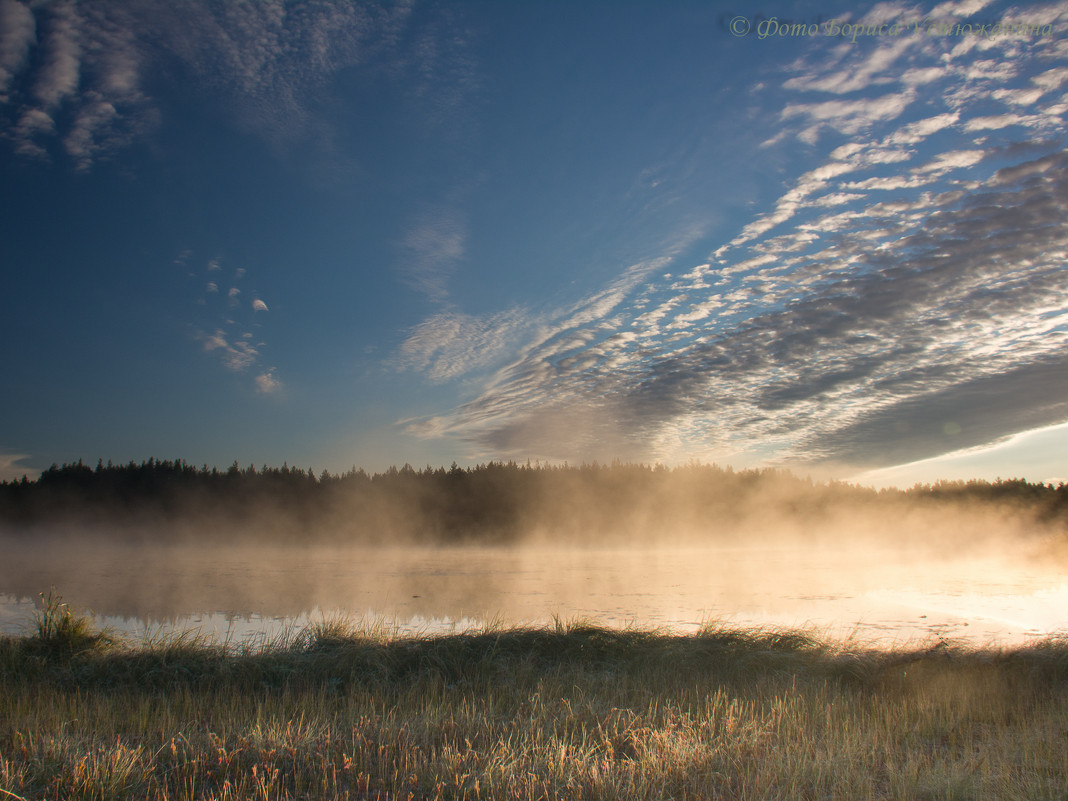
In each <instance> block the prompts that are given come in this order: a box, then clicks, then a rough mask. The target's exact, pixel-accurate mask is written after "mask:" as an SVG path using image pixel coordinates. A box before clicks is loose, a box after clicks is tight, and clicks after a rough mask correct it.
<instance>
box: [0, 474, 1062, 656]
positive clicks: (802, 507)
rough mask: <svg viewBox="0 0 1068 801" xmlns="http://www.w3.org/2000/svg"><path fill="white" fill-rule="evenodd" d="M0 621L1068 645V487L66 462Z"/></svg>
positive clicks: (2, 547) (10, 536)
mask: <svg viewBox="0 0 1068 801" xmlns="http://www.w3.org/2000/svg"><path fill="white" fill-rule="evenodd" d="M3 490H4V492H3V493H2V494H0V495H2V498H0V500H3V503H2V504H0V511H2V512H3V513H4V514H3V517H4V521H0V522H2V525H0V553H2V555H3V559H0V627H2V628H3V630H4V631H6V632H12V631H17V630H19V629H20V628H24V627H25V626H26V624H27V623H28V621H29V620H30V619H31V618H32V615H33V611H34V602H35V601H36V600H37V599H38V598H39V596H40V594H42V593H44V594H47V593H48V592H49V589H50V588H53V587H54V588H55V590H56V591H57V592H58V593H59V594H61V595H62V596H63V598H64V599H65V600H66V601H68V602H69V603H71V604H72V605H74V606H75V607H76V608H79V609H83V610H85V609H89V610H92V611H93V612H94V613H95V614H97V615H99V616H101V617H102V618H103V619H104V621H105V622H106V623H108V624H110V625H112V626H114V627H116V628H118V629H120V630H123V631H127V632H131V633H136V632H137V631H144V630H145V629H146V627H147V628H149V629H151V628H152V627H154V626H157V625H159V624H166V625H168V626H172V627H177V628H188V627H194V628H195V627H201V629H202V631H203V633H206V634H211V633H213V632H214V631H218V633H219V634H220V635H225V634H227V632H229V633H230V634H234V633H238V634H242V635H243V634H245V633H248V632H252V631H259V632H264V631H278V630H279V629H280V628H282V627H284V626H286V625H297V626H300V625H303V624H306V623H308V622H315V621H316V620H318V619H321V618H322V617H323V616H327V617H330V616H334V615H337V614H341V615H344V616H347V617H355V618H362V619H365V620H370V621H377V622H385V623H387V624H395V625H396V626H398V627H400V628H402V629H409V630H412V629H415V630H445V631H447V630H453V629H455V628H457V627H460V628H464V627H473V626H480V625H484V624H486V623H488V622H496V623H502V624H506V625H507V624H544V623H546V622H550V621H552V620H553V618H562V619H565V620H570V619H575V618H584V619H589V620H591V621H594V622H599V623H603V624H610V625H631V624H633V625H638V626H643V627H644V626H660V627H669V628H673V629H678V630H684V631H685V630H694V629H696V628H698V627H699V626H700V625H702V624H704V623H708V622H712V621H723V622H727V623H739V624H745V625H753V624H756V625H761V626H788V627H806V628H814V629H816V630H818V631H820V632H823V633H826V634H828V635H831V636H835V637H844V636H850V635H852V636H855V637H857V638H859V639H861V640H863V641H866V642H875V641H881V642H890V641H894V640H896V641H901V640H924V639H930V638H934V637H938V636H942V637H951V638H967V639H970V640H975V641H979V642H989V641H991V640H997V641H1001V642H1014V641H1018V640H1020V639H1021V638H1023V639H1026V638H1029V637H1034V636H1042V635H1048V634H1056V633H1058V632H1063V631H1068V603H1065V601H1066V600H1068V579H1066V573H1065V570H1064V568H1065V567H1068V488H1065V487H1059V488H1054V487H1052V486H1047V485H1030V484H1027V483H1026V482H1013V481H1009V482H1002V483H995V484H987V483H982V482H978V483H969V484H953V485H937V486H930V487H921V488H915V489H914V490H910V491H908V492H900V491H891V492H878V493H877V492H875V491H874V490H868V489H865V488H861V487H853V486H849V485H842V484H835V483H831V484H813V483H812V482H810V481H807V480H803V479H799V478H797V477H794V476H791V475H790V474H787V473H781V472H776V471H742V472H734V471H731V470H730V469H722V468H717V467H715V466H707V465H688V466H686V467H681V468H674V469H670V470H669V469H666V468H661V467H655V468H650V467H644V466H641V465H617V464H613V465H612V466H603V465H602V466H597V465H593V466H583V467H580V468H568V467H564V468H540V467H535V468H531V467H529V466H527V467H522V466H519V465H515V464H511V463H510V464H508V465H503V464H499V463H491V464H490V465H485V466H480V467H477V468H472V469H470V470H463V469H459V468H456V467H455V466H454V468H453V469H452V470H449V471H446V470H444V469H438V470H432V469H431V468H427V470H425V471H414V470H412V469H411V468H409V467H407V466H406V467H405V469H403V470H391V471H389V472H387V473H385V474H376V475H374V476H368V475H367V474H365V473H363V472H362V471H354V472H353V473H351V474H346V475H345V476H328V475H324V476H323V477H321V478H316V477H315V476H313V475H312V474H311V473H310V472H308V473H305V472H303V471H299V470H295V471H294V470H289V469H288V468H284V469H282V470H274V469H267V468H264V470H263V471H261V472H257V471H256V470H255V469H252V468H250V469H248V470H243V471H241V470H238V469H237V468H236V466H235V467H233V468H231V469H230V470H229V471H227V472H226V473H219V472H217V471H207V470H198V469H196V468H192V467H190V466H188V465H185V464H184V463H181V462H156V461H152V460H150V461H149V462H146V463H143V464H142V465H134V464H131V465H129V466H122V467H117V468H112V467H110V466H109V467H107V468H104V467H102V466H101V467H98V468H97V469H96V470H95V471H93V470H90V469H89V468H87V467H85V466H83V465H81V464H78V465H71V466H65V467H64V468H60V469H53V470H50V471H46V473H45V474H43V475H42V477H41V479H40V480H39V481H38V482H36V483H35V484H33V483H31V484H29V485H25V484H19V485H3Z"/></svg>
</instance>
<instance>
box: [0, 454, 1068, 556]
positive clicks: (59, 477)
mask: <svg viewBox="0 0 1068 801" xmlns="http://www.w3.org/2000/svg"><path fill="white" fill-rule="evenodd" d="M949 507H953V508H966V509H970V510H973V511H974V510H982V509H987V508H989V509H995V508H996V509H998V510H999V512H1000V513H1001V514H1002V516H1004V515H1006V514H1007V515H1010V516H1012V515H1014V516H1016V517H1017V518H1019V519H1021V520H1024V521H1025V522H1026V521H1033V522H1034V523H1035V524H1036V525H1044V526H1053V527H1054V528H1056V529H1059V530H1068V486H1066V485H1065V484H1064V483H1063V482H1062V483H1061V484H1059V485H1057V486H1054V485H1052V484H1043V483H1032V482H1028V481H1025V480H1022V479H1009V480H1000V479H999V480H997V481H994V482H989V481H982V480H973V481H942V482H937V483H934V484H918V485H916V486H914V487H912V488H910V489H906V490H899V489H884V490H874V489H871V488H868V487H863V486H858V485H853V484H847V483H843V482H828V483H822V482H813V481H812V480H811V479H809V478H802V477H799V476H796V475H794V474H792V473H790V472H788V471H785V470H777V469H752V470H733V469H731V468H730V467H721V466H718V465H714V464H701V463H690V464H686V465H681V466H677V467H671V468H669V467H665V466H663V465H645V464H634V463H624V462H619V461H616V462H612V463H610V464H603V463H597V462H594V463H592V464H583V465H577V466H571V465H566V464H564V465H544V464H535V465H531V464H530V463H526V464H520V463H516V462H514V461H510V462H488V463H485V464H479V465H476V466H473V467H467V468H464V467H460V466H458V465H457V464H456V463H453V464H452V465H451V466H450V467H449V468H445V467H437V468H434V467H431V466H429V465H428V466H427V467H426V468H424V469H415V468H413V467H412V466H411V465H408V464H405V465H404V466H402V467H400V468H397V467H390V468H389V469H388V470H385V471H384V472H380V473H367V472H366V471H364V470H362V469H357V468H355V467H353V468H352V469H351V470H349V471H347V472H345V473H330V472H329V471H327V470H323V471H321V472H319V473H318V474H317V473H316V472H315V471H314V470H313V469H311V468H308V469H304V468H300V467H290V466H289V465H288V464H284V465H283V466H282V467H269V466H267V465H264V466H262V467H261V468H259V469H257V468H256V467H255V466H253V465H248V466H245V467H242V466H240V465H239V464H238V463H237V462H236V461H235V462H234V463H233V464H231V465H230V466H229V467H228V468H226V469H224V470H219V469H218V468H215V467H208V466H207V465H204V466H201V467H197V466H195V465H192V464H190V463H188V462H186V461H184V460H182V459H175V460H173V461H172V460H166V459H164V460H160V459H155V458H152V459H148V460H145V461H142V462H140V463H136V462H130V463H128V464H120V465H115V464H112V463H110V462H108V463H107V464H105V463H103V462H102V461H101V462H98V463H97V465H96V467H95V468H94V467H90V466H89V465H86V464H85V463H84V462H82V461H78V462H76V463H71V464H63V465H58V464H54V465H52V466H51V467H49V468H48V469H47V470H45V471H43V472H42V473H41V475H40V476H39V477H38V478H37V479H36V480H30V479H29V478H27V477H23V478H22V479H21V480H16V481H5V482H2V483H0V524H4V526H5V528H7V529H9V530H12V529H16V530H31V529H34V528H40V527H41V526H42V525H49V524H61V523H62V524H70V523H78V524H82V525H84V526H97V527H100V528H107V527H109V526H111V527H115V526H119V525H126V526H127V528H128V529H129V524H131V523H134V524H138V525H141V526H142V527H148V528H144V530H145V531H147V530H148V529H149V528H150V527H151V525H152V524H159V523H163V522H170V523H174V522H185V523H189V526H188V527H187V528H188V533H189V536H196V535H197V531H198V524H204V523H207V522H211V523H212V524H219V523H222V524H225V525H226V527H227V530H228V531H229V532H231V534H230V536H233V537H235V538H238V537H241V536H253V537H255V538H257V539H274V540H295V539H303V540H333V541H361V542H389V541H393V540H398V539H403V540H416V541H423V542H463V541H481V542H484V541H496V542H509V541H515V540H517V539H519V538H531V537H533V538H537V537H546V538H553V537H560V536H563V537H565V538H570V539H572V540H578V541H581V540H583V539H598V538H599V539H616V540H620V539H627V538H641V537H657V536H668V535H675V534H678V533H679V532H680V531H687V532H694V533H695V535H696V536H704V535H706V534H709V535H715V534H723V533H735V534H736V533H737V532H739V531H744V532H746V535H747V536H756V535H757V534H759V533H760V532H763V531H769V530H773V529H775V527H776V526H777V527H779V528H782V527H784V526H786V527H794V528H797V527H802V528H804V527H806V526H808V527H810V528H812V529H813V530H818V529H819V527H820V526H821V525H823V526H824V527H826V524H827V521H828V520H830V519H831V518H835V517H836V516H837V517H838V518H841V519H845V515H846V514H847V513H848V514H851V515H857V514H862V515H867V516H869V517H872V518H873V519H877V518H879V517H880V516H886V515H887V514H892V513H893V512H894V511H895V510H900V509H904V508H908V509H924V508H928V509H931V508H949ZM134 528H136V526H135V527H134ZM202 528H203V531H204V532H207V531H209V530H210V531H212V532H214V533H213V534H212V536H218V533H217V532H218V526H212V527H207V526H202ZM172 535H173V532H172ZM139 536H151V535H148V534H144V533H142V534H139ZM205 536H207V535H206V534H205Z"/></svg>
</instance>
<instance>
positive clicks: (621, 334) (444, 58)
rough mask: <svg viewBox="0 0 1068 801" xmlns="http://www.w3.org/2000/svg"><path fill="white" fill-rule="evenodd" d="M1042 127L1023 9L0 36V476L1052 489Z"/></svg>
mask: <svg viewBox="0 0 1068 801" xmlns="http://www.w3.org/2000/svg"><path fill="white" fill-rule="evenodd" d="M995 25H997V26H998V27H997V28H995V27H994V26H995ZM791 26H792V27H791ZM982 26H985V27H982ZM802 33H803V34H804V35H802ZM1066 114H1068V8H1066V7H1065V6H1063V4H1041V3H1038V4H1025V5H1012V4H1006V3H997V2H983V0H961V2H947V3H943V4H941V5H922V4H920V5H912V4H904V3H879V4H875V5H872V4H860V5H857V4H854V3H848V4H847V3H827V4H825V5H823V6H816V5H813V4H811V3H803V4H802V3H798V4H792V3H776V2H771V3H768V4H766V5H764V6H759V7H758V6H755V5H753V4H738V6H731V5H728V4H724V3H715V2H711V3H699V2H675V3H652V2H540V3H511V2H490V1H489V0H478V1H472V2H417V1H416V2H402V3H349V2H341V1H340V0H338V2H331V1H330V0H317V1H314V2H312V1H309V2H281V1H278V2H268V1H267V0H264V1H263V2H246V3H241V2H226V3H224V2H209V1H208V0H175V1H174V2H167V3H163V2H155V1H154V0H111V1H110V2H85V1H84V0H83V2H77V1H76V0H57V1H55V2H47V1H45V2H36V1H35V2H23V0H0V175H2V178H3V180H2V183H0V211H2V215H0V262H2V269H3V288H2V290H0V334H2V336H0V342H2V344H0V348H2V351H0V352H2V365H0V369H2V370H3V382H4V384H3V386H4V391H3V393H2V395H0V413H2V414H0V419H2V420H3V423H2V425H0V476H2V477H5V478H10V477H12V476H17V475H22V474H23V473H26V472H29V473H30V474H31V475H32V474H34V473H36V472H37V471H39V470H41V469H43V468H46V467H47V466H48V465H49V464H51V463H52V462H64V461H73V460H77V459H79V458H81V459H85V460H86V461H88V462H90V463H95V462H96V460H97V459H98V458H102V459H104V460H105V461H106V460H109V459H110V460H114V461H116V462H125V461H129V460H136V461H140V460H142V459H145V458H147V457H149V456H155V457H157V458H171V459H173V458H182V459H185V460H187V461H189V462H192V463H194V464H204V463H206V464H209V465H219V466H225V465H228V464H230V463H231V462H232V461H234V460H235V459H236V460H238V461H239V462H240V463H241V464H243V465H244V464H249V463H254V464H257V465H260V464H263V463H267V464H281V463H282V462H283V461H287V462H288V463H289V464H291V465H298V466H302V467H313V468H314V469H315V470H316V471H319V470H322V469H323V468H327V469H330V470H331V471H336V470H343V469H347V468H348V467H350V466H352V465H357V466H364V467H367V468H368V469H381V468H384V467H386V466H388V465H390V464H402V463H404V462H410V463H412V464H414V465H416V466H420V465H424V464H433V465H438V464H446V465H447V464H448V463H450V462H451V461H453V460H456V461H458V462H460V463H461V464H468V463H474V462H482V461H487V460H490V459H513V458H514V459H518V460H523V461H525V460H527V459H531V460H551V461H563V460H567V461H570V462H579V461H586V460H592V459H599V460H607V459H612V458H620V459H625V460H639V461H644V462H654V461H660V462H665V463H668V464H673V463H679V462H684V461H687V460H689V459H699V460H702V461H715V462H718V463H720V464H732V465H734V466H737V467H751V466H764V465H773V466H785V467H789V468H791V469H793V470H795V471H797V472H801V473H810V474H812V475H816V476H836V477H839V478H859V479H860V480H866V481H869V482H877V483H878V482H882V483H888V482H893V483H898V484H909V483H911V482H912V481H913V480H921V479H922V480H930V479H931V478H933V477H937V476H946V477H966V476H979V477H990V478H993V477H995V476H998V475H1001V476H1010V475H1011V476H1023V477H1026V478H1029V479H1031V480H1058V479H1062V478H1068V465H1066V464H1065V461H1064V457H1063V456H1062V454H1064V453H1065V452H1068V448H1066V447H1065V446H1066V445H1068V433H1066V428H1065V426H1064V425H1063V424H1064V423H1065V422H1068V348H1066V332H1068V271H1066V269H1065V260H1066V254H1068V224H1066V223H1068V155H1066V154H1065V149H1064V146H1065V133H1066Z"/></svg>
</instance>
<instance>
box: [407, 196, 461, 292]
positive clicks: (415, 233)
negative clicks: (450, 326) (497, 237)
mask: <svg viewBox="0 0 1068 801" xmlns="http://www.w3.org/2000/svg"><path fill="white" fill-rule="evenodd" d="M466 232H467V226H466V223H465V221H464V218H463V215H462V213H461V212H460V211H459V210H458V205H456V204H453V203H450V204H447V205H442V206H440V207H437V208H434V209H431V210H428V211H426V212H424V213H423V214H422V215H421V216H420V218H419V219H418V220H417V221H416V222H415V223H414V224H413V225H412V226H411V227H410V228H409V230H408V232H407V233H406V234H405V236H404V240H403V242H402V243H401V251H402V256H401V259H402V266H401V270H402V273H403V274H404V275H405V276H406V277H407V280H408V283H409V284H410V285H411V286H412V288H414V289H416V290H418V291H419V292H422V293H423V294H424V295H426V296H427V298H428V299H430V300H432V301H436V302H442V301H444V300H446V298H448V295H449V293H448V281H449V278H451V277H452V273H453V270H454V269H455V267H456V265H457V263H458V262H459V261H460V260H461V259H462V258H463V257H464V254H465V252H466V248H467V245H466V239H467V233H466Z"/></svg>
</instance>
